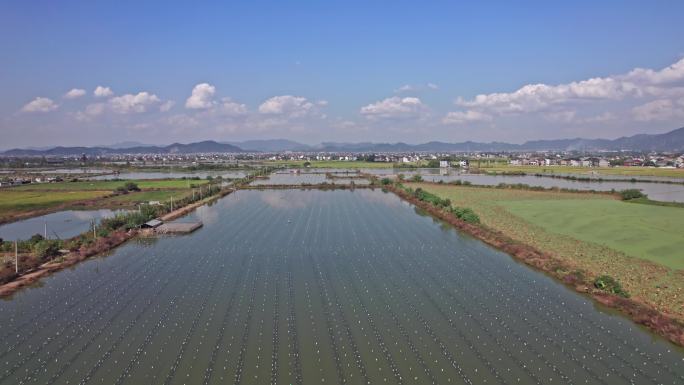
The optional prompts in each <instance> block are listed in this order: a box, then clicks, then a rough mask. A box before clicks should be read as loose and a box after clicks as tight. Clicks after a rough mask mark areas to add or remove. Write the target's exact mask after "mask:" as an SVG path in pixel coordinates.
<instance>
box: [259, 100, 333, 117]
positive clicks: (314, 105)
mask: <svg viewBox="0 0 684 385" xmlns="http://www.w3.org/2000/svg"><path fill="white" fill-rule="evenodd" d="M325 105H327V102H326V101H319V102H311V101H309V100H308V99H307V98H305V97H301V96H292V95H281V96H274V97H272V98H270V99H268V100H266V101H265V102H263V103H261V105H260V106H259V113H261V114H264V115H278V116H282V117H287V118H299V117H303V116H306V115H314V114H316V113H317V109H318V107H319V106H320V107H323V106H325Z"/></svg>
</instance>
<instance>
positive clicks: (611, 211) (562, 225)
mask: <svg viewBox="0 0 684 385" xmlns="http://www.w3.org/2000/svg"><path fill="white" fill-rule="evenodd" d="M501 204H502V205H503V207H505V208H506V209H507V210H508V211H510V212H511V213H512V214H514V215H516V216H519V217H521V218H523V219H525V220H527V221H529V222H531V223H536V224H538V225H540V226H542V227H544V228H545V229H546V230H547V231H549V232H553V233H558V234H563V235H567V236H571V237H573V238H577V239H579V240H582V241H588V242H594V243H598V244H601V245H604V246H608V247H610V248H612V249H615V250H619V251H622V252H624V253H625V254H627V255H633V256H635V257H639V258H644V259H647V260H650V261H653V262H656V263H660V264H663V265H665V266H668V267H671V268H673V269H684V210H682V209H680V208H674V207H662V206H649V205H641V204H630V203H626V202H622V201H615V200H607V199H600V200H591V201H588V200H584V199H570V200H562V201H559V200H534V201H522V200H519V201H508V202H506V201H504V202H501Z"/></svg>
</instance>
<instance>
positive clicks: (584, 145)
mask: <svg viewBox="0 0 684 385" xmlns="http://www.w3.org/2000/svg"><path fill="white" fill-rule="evenodd" d="M546 150H548V151H571V150H579V151H595V150H608V151H619V150H628V151H629V150H631V151H682V152H684V127H682V128H679V129H676V130H673V131H670V132H667V133H664V134H638V135H634V136H629V137H621V138H617V139H582V138H575V139H556V140H531V141H527V142H525V143H523V144H511V143H503V142H491V143H479V142H470V141H468V142H461V143H446V142H436V141H434V142H427V143H422V144H407V143H402V142H399V143H371V142H360V143H336V142H323V143H321V144H320V145H318V146H309V145H306V144H302V143H298V142H294V141H291V140H287V139H272V140H249V141H244V142H230V143H219V142H215V141H213V140H206V141H203V142H196V143H188V144H181V143H174V144H170V145H168V146H149V145H139V146H132V147H120V144H119V145H114V146H97V147H54V148H49V149H40V148H27V149H13V150H7V151H5V152H4V153H2V154H3V155H5V156H64V155H80V154H86V155H88V156H96V155H107V154H193V153H239V152H247V151H250V152H284V151H321V152H412V151H441V152H466V151H467V152H470V151H546Z"/></svg>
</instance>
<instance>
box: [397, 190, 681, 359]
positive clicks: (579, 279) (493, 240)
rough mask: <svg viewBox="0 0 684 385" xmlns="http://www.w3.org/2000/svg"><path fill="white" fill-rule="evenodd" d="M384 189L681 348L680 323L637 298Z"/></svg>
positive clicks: (545, 255) (403, 194)
mask: <svg viewBox="0 0 684 385" xmlns="http://www.w3.org/2000/svg"><path fill="white" fill-rule="evenodd" d="M385 188H386V189H387V190H389V191H392V192H393V193H395V194H397V195H398V196H399V197H400V198H402V199H404V200H406V201H408V202H410V203H412V204H414V205H415V206H418V207H420V208H421V209H423V210H425V211H426V212H428V213H429V214H430V215H432V216H434V217H436V218H439V219H441V220H443V221H445V222H447V223H449V224H450V225H452V226H454V227H456V228H458V229H459V230H462V231H464V232H466V233H468V234H470V235H472V236H474V237H475V238H478V239H480V240H481V241H483V242H485V243H487V244H489V245H491V246H493V247H495V248H497V249H499V250H501V251H504V252H506V253H508V254H510V255H511V256H513V257H514V258H516V259H518V260H520V261H522V262H524V263H526V264H527V265H530V266H532V267H534V268H536V269H538V270H541V271H543V272H544V273H546V274H548V275H550V276H552V277H555V278H557V279H559V280H560V281H561V282H563V283H565V284H566V285H568V286H571V287H572V288H574V289H575V290H576V291H578V292H580V293H585V294H587V295H589V296H590V297H592V298H593V299H595V300H596V301H597V302H599V303H601V304H603V305H605V306H608V307H611V308H615V309H618V310H620V311H621V312H622V313H624V314H625V315H627V316H629V317H630V318H631V319H632V320H633V321H634V322H636V323H638V324H641V325H644V326H646V327H648V328H649V329H651V330H652V331H654V332H655V333H657V334H659V335H661V336H663V337H665V338H667V339H668V340H670V341H672V342H673V343H675V344H677V345H680V346H684V324H682V323H681V322H680V321H678V320H676V319H674V318H672V317H670V316H668V315H666V314H663V313H661V312H659V311H658V310H657V309H655V308H653V307H652V306H650V305H649V304H647V303H644V302H642V301H640V300H639V298H623V297H619V296H616V295H612V294H608V293H606V292H604V291H600V290H598V289H595V288H594V285H593V283H592V282H591V281H590V280H589V279H588V278H587V277H585V276H584V274H582V273H579V272H578V270H577V269H578V266H572V265H570V264H569V263H568V262H566V261H563V260H562V259H558V258H555V257H553V256H552V255H550V254H548V253H544V252H542V251H540V250H537V249H536V248H534V247H532V246H529V245H526V244H523V243H520V242H518V241H515V240H513V239H512V238H510V237H508V236H506V235H505V234H503V233H501V232H499V231H496V230H493V229H490V228H487V227H485V226H482V225H474V224H470V223H466V222H464V221H462V220H460V219H458V218H457V217H455V216H454V215H452V214H450V213H447V212H445V211H443V210H442V209H440V208H437V207H435V206H433V205H431V204H429V203H426V202H423V201H420V200H418V199H417V198H415V197H414V196H412V195H410V194H408V193H407V192H405V191H404V190H402V189H399V188H396V187H394V186H385ZM579 268H581V266H580V267H579Z"/></svg>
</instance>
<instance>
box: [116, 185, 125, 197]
mask: <svg viewBox="0 0 684 385" xmlns="http://www.w3.org/2000/svg"><path fill="white" fill-rule="evenodd" d="M114 193H115V194H119V195H121V194H128V189H126V187H124V186H119V187H117V188H116V189H115V190H114Z"/></svg>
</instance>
